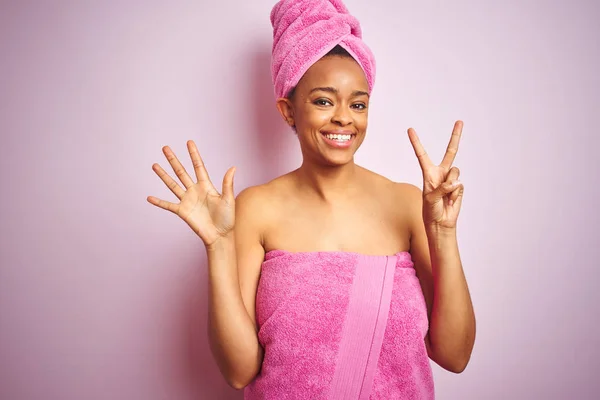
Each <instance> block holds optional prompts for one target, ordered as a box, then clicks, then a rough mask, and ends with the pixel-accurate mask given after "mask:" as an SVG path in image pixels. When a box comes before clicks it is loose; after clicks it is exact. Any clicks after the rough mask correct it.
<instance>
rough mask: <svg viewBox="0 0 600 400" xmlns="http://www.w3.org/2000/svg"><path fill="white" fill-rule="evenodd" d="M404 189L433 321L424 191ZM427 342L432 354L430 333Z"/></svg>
mask: <svg viewBox="0 0 600 400" xmlns="http://www.w3.org/2000/svg"><path fill="white" fill-rule="evenodd" d="M404 190H405V191H406V192H405V193H406V194H405V198H406V199H407V201H408V207H407V209H408V210H409V221H410V222H409V229H410V254H411V257H412V260H413V263H414V266H415V271H416V274H417V277H418V278H419V283H420V284H421V289H422V291H423V297H424V298H425V303H426V305H427V318H428V320H429V321H431V310H432V307H433V289H434V286H433V271H432V266H431V256H430V253H429V241H428V239H427V232H426V231H425V225H424V223H423V192H422V191H421V189H419V188H418V187H416V186H414V185H405V189H404ZM425 344H426V346H427V352H428V354H429V355H430V356H431V349H430V343H429V334H427V336H426V338H425Z"/></svg>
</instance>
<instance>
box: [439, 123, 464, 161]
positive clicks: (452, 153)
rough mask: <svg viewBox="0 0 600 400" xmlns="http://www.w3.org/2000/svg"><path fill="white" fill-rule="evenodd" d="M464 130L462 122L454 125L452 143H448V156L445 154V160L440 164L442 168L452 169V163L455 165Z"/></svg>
mask: <svg viewBox="0 0 600 400" xmlns="http://www.w3.org/2000/svg"><path fill="white" fill-rule="evenodd" d="M462 128H463V122H462V121H456V122H455V123H454V129H452V136H451V137H450V143H448V147H447V148H446V154H444V159H443V160H442V163H441V164H440V166H441V167H444V168H450V167H451V166H452V163H454V159H455V158H456V153H458V143H459V142H460V136H461V135H462Z"/></svg>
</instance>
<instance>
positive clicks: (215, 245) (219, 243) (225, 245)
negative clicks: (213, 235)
mask: <svg viewBox="0 0 600 400" xmlns="http://www.w3.org/2000/svg"><path fill="white" fill-rule="evenodd" d="M232 247H235V240H234V234H233V230H231V231H229V232H228V233H226V234H225V235H219V236H218V237H217V239H215V241H214V242H212V243H211V244H207V245H206V252H207V253H217V252H219V251H223V250H225V251H228V250H230V249H231V248H232Z"/></svg>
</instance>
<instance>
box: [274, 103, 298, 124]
mask: <svg viewBox="0 0 600 400" xmlns="http://www.w3.org/2000/svg"><path fill="white" fill-rule="evenodd" d="M276 105H277V110H278V111H279V114H281V117H282V118H283V120H284V121H285V123H286V124H288V125H289V126H292V127H293V126H294V110H293V108H292V103H291V102H290V100H289V99H287V98H285V97H281V98H279V99H277V104H276Z"/></svg>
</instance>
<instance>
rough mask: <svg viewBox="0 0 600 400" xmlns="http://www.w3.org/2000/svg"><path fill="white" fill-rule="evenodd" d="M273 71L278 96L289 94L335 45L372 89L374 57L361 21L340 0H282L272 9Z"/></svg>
mask: <svg viewBox="0 0 600 400" xmlns="http://www.w3.org/2000/svg"><path fill="white" fill-rule="evenodd" d="M271 24H272V25H273V51H272V58H271V74H272V77H273V84H274V86H275V97H276V98H280V97H286V96H287V95H288V93H289V92H290V90H291V89H293V88H294V87H295V86H296V85H297V84H298V81H299V80H300V78H302V76H303V75H304V73H305V72H306V71H307V70H308V68H310V66H311V65H313V64H314V63H315V62H317V61H318V60H319V59H320V58H321V57H323V56H324V55H325V54H326V53H327V52H329V51H330V50H331V49H333V48H334V47H335V46H336V45H340V46H341V47H343V48H344V49H345V50H346V51H348V53H350V55H352V57H354V59H355V60H356V61H357V62H358V63H359V65H360V66H361V67H362V69H363V71H364V72H365V76H366V78H367V82H368V84H369V92H370V91H371V90H372V89H373V85H374V83H375V57H373V53H372V52H371V50H370V49H369V47H367V45H366V44H365V43H364V42H363V41H362V31H361V27H360V23H359V21H358V20H357V19H356V18H354V17H353V16H352V15H350V14H349V13H348V10H347V9H346V7H345V6H344V4H343V3H342V1H341V0H281V1H279V2H278V3H277V4H276V5H275V6H274V7H273V9H272V11H271Z"/></svg>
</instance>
